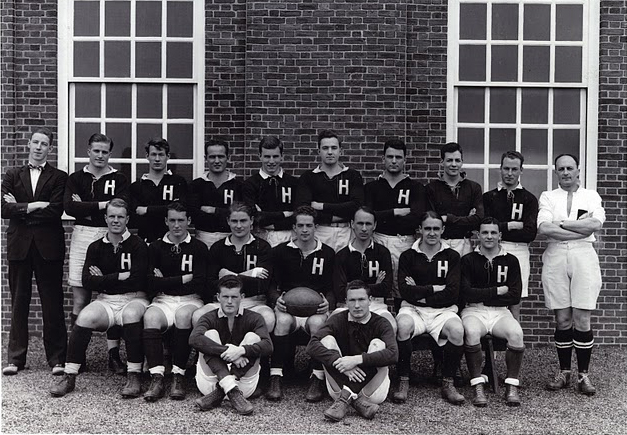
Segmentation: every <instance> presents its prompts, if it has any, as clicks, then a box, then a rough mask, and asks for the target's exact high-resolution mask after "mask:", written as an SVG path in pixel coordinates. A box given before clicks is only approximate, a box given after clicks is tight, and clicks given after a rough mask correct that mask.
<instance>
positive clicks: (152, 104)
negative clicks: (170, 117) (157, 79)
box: [137, 85, 163, 119]
mask: <svg viewBox="0 0 627 435" xmlns="http://www.w3.org/2000/svg"><path fill="white" fill-rule="evenodd" d="M162 90H163V88H162V85H137V117H138V118H157V119H160V118H162V117H163V115H162V108H163V103H162V101H163V98H162V97H163V93H162V92H163V91H162Z"/></svg>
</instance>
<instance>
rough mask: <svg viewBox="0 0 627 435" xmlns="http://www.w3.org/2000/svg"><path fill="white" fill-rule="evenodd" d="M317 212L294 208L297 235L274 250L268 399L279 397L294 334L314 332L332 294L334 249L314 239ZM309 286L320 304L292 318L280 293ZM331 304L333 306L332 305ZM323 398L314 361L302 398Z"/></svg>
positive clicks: (321, 373)
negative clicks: (305, 314)
mask: <svg viewBox="0 0 627 435" xmlns="http://www.w3.org/2000/svg"><path fill="white" fill-rule="evenodd" d="M316 217H317V213H316V211H315V210H314V209H313V208H312V207H309V206H301V207H298V208H297V209H296V210H295V211H294V219H295V223H294V225H293V229H294V232H295V233H296V238H295V239H294V240H293V241H291V242H287V243H281V244H280V245H279V246H277V247H276V248H274V249H273V259H274V264H276V265H278V266H279V267H277V268H276V269H275V273H274V281H275V285H276V289H275V291H274V295H273V298H272V299H273V300H275V301H276V306H275V310H274V312H275V314H276V325H275V328H274V337H273V340H274V352H273V354H272V362H271V368H270V388H269V389H268V391H267V393H266V398H268V399H269V400H281V398H282V397H283V392H282V385H281V383H282V377H283V365H284V362H285V360H286V359H287V358H288V357H289V354H290V352H293V351H294V346H292V344H291V341H292V340H291V338H292V337H293V335H292V334H293V333H294V332H296V331H297V330H300V329H302V330H303V331H304V332H305V333H306V334H308V335H310V336H311V335H313V334H315V333H316V332H317V331H318V329H320V327H321V326H322V325H323V324H324V322H325V320H326V319H327V315H328V313H329V300H330V301H331V304H333V303H334V297H333V260H334V257H335V252H334V251H333V249H332V248H331V247H329V246H327V245H325V244H324V243H322V242H321V241H320V240H318V239H316V238H315V234H316ZM296 287H308V288H310V289H312V290H315V291H316V292H318V293H320V294H321V295H322V303H321V304H320V306H319V307H318V311H317V312H316V314H314V315H312V316H309V317H294V316H292V315H291V314H289V313H288V312H287V308H286V306H285V301H284V300H283V293H285V292H287V291H289V290H291V289H293V288H296ZM331 306H332V305H331ZM323 397H324V371H323V370H322V365H321V364H320V363H314V364H313V374H312V376H311V381H310V383H309V389H308V391H307V396H306V397H305V399H306V400H307V401H308V402H319V401H320V400H322V398H323Z"/></svg>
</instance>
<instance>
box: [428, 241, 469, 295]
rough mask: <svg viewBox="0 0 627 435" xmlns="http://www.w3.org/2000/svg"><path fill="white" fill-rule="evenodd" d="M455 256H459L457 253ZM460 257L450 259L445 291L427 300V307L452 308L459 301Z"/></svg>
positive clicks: (435, 293)
mask: <svg viewBox="0 0 627 435" xmlns="http://www.w3.org/2000/svg"><path fill="white" fill-rule="evenodd" d="M455 254H457V253H456V252H455ZM460 262H461V260H460V257H459V255H453V256H451V258H450V259H449V270H448V273H447V274H446V284H445V287H444V290H442V291H439V292H434V293H433V295H431V296H428V297H427V298H426V302H427V305H429V306H432V307H437V306H451V305H454V304H456V303H457V302H458V299H459V281H460V279H461V265H460Z"/></svg>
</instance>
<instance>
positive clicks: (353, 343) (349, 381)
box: [307, 280, 398, 421]
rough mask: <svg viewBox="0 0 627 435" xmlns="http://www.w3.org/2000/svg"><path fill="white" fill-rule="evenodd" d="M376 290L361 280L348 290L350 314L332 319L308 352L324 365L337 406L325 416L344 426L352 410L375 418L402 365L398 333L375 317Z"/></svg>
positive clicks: (347, 298)
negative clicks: (392, 372)
mask: <svg viewBox="0 0 627 435" xmlns="http://www.w3.org/2000/svg"><path fill="white" fill-rule="evenodd" d="M370 292H371V290H370V287H369V286H368V285H366V284H365V283H364V282H363V281H360V280H355V281H351V282H349V283H348V286H347V288H346V305H347V307H348V311H344V312H341V313H337V314H335V315H333V316H331V317H329V318H328V319H327V321H326V322H325V324H324V326H322V328H320V329H319V330H318V332H316V333H315V334H314V335H313V337H311V341H310V342H309V345H308V346H307V353H309V355H311V357H312V358H315V359H316V360H318V361H320V362H321V363H322V364H323V367H324V371H325V375H326V381H327V390H328V391H329V394H330V395H331V397H332V398H333V399H335V402H334V403H333V405H331V407H330V408H329V409H327V410H326V411H325V412H324V416H325V417H327V418H328V419H330V420H333V421H340V420H342V419H343V418H344V416H345V415H346V411H347V410H348V407H349V406H352V407H353V408H355V410H356V411H357V413H358V414H359V415H361V416H362V417H364V418H367V419H372V418H374V416H375V414H376V412H377V410H378V409H379V403H382V402H383V401H384V400H385V398H386V397H387V395H388V391H389V389H390V377H389V375H388V372H389V369H388V366H389V365H390V364H394V363H395V362H396V361H397V359H398V349H397V348H396V340H395V338H394V331H393V329H392V327H391V325H390V323H389V321H387V320H386V319H384V318H383V317H381V316H379V315H378V314H376V313H371V312H370V303H371V302H372V296H371V295H370Z"/></svg>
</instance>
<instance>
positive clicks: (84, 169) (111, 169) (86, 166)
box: [83, 165, 118, 178]
mask: <svg viewBox="0 0 627 435" xmlns="http://www.w3.org/2000/svg"><path fill="white" fill-rule="evenodd" d="M88 168H89V165H85V167H84V168H83V172H87V173H88V174H90V175H91V176H92V177H96V176H95V175H94V174H92V173H91V172H89V169H88ZM114 172H118V170H117V169H115V168H112V167H111V166H109V167H107V172H105V173H103V174H100V177H104V176H105V175H109V174H112V173H114ZM100 177H97V178H100Z"/></svg>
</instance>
